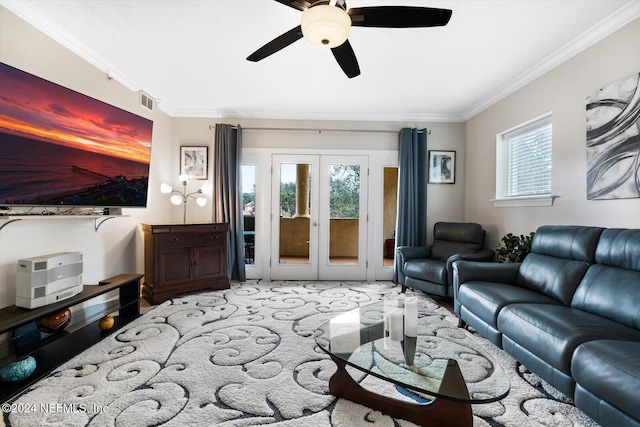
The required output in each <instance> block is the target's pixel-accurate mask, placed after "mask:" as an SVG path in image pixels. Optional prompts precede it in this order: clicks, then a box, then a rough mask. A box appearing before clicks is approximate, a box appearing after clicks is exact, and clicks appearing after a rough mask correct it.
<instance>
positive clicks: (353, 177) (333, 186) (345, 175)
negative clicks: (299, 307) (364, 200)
mask: <svg viewBox="0 0 640 427" xmlns="http://www.w3.org/2000/svg"><path fill="white" fill-rule="evenodd" d="M328 228H329V230H328V232H329V264H358V262H359V259H358V241H359V228H360V165H349V164H339V163H334V164H331V165H329V227H328Z"/></svg>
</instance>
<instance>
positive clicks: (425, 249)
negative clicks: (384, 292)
mask: <svg viewBox="0 0 640 427" xmlns="http://www.w3.org/2000/svg"><path fill="white" fill-rule="evenodd" d="M430 255H431V246H398V247H397V248H396V260H395V264H396V265H395V273H396V276H397V280H398V283H400V284H401V285H404V279H405V275H404V271H403V269H402V268H403V266H404V263H405V262H407V261H409V260H410V259H414V258H429V256H430Z"/></svg>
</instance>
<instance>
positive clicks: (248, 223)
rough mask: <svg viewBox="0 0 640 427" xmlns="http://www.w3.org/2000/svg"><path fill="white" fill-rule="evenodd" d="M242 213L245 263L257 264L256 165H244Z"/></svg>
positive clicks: (242, 167) (242, 168)
mask: <svg viewBox="0 0 640 427" xmlns="http://www.w3.org/2000/svg"><path fill="white" fill-rule="evenodd" d="M240 170H241V173H242V213H243V214H244V224H243V225H244V263H245V264H255V262H256V261H255V252H256V248H255V242H256V216H255V215H256V165H248V164H245V165H242V166H241V169H240Z"/></svg>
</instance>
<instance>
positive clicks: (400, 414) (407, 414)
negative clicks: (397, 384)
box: [329, 355, 473, 427]
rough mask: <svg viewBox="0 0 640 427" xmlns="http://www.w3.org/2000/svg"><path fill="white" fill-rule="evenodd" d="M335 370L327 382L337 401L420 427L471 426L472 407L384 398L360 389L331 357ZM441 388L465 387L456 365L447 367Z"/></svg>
mask: <svg viewBox="0 0 640 427" xmlns="http://www.w3.org/2000/svg"><path fill="white" fill-rule="evenodd" d="M330 356H331V359H332V360H333V361H334V363H335V364H336V366H337V367H338V370H337V371H336V373H335V374H333V376H332V377H331V379H330V380H329V391H330V392H331V394H333V395H334V396H337V397H341V398H344V399H347V400H350V401H352V402H355V403H359V404H361V405H364V406H367V407H369V408H371V409H375V410H376V411H380V412H382V413H384V414H387V415H389V416H392V417H394V418H401V419H403V420H407V421H411V422H412V423H415V424H417V425H419V426H434V425H436V426H451V427H471V426H473V413H472V411H471V404H469V403H462V402H456V401H454V400H448V399H442V398H434V399H433V400H432V401H430V402H429V403H411V402H405V401H402V400H398V399H394V398H391V397H387V396H383V395H380V394H377V393H374V392H372V391H369V390H367V389H365V388H363V387H362V386H361V385H360V384H358V383H357V382H356V381H355V380H354V379H353V378H352V377H351V375H349V373H348V372H347V370H346V362H345V361H343V360H341V359H339V358H337V357H334V356H333V355H330ZM442 386H443V387H456V388H457V387H464V388H465V389H466V384H465V383H464V379H463V378H462V375H461V374H460V369H459V368H458V365H457V364H450V365H449V366H447V369H446V371H445V374H444V377H443V379H442Z"/></svg>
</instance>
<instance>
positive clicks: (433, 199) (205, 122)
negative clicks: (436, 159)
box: [170, 118, 465, 239]
mask: <svg viewBox="0 0 640 427" xmlns="http://www.w3.org/2000/svg"><path fill="white" fill-rule="evenodd" d="M216 122H217V123H230V124H240V125H241V126H243V127H244V128H287V129H291V128H293V129H344V130H345V132H339V131H337V132H336V131H334V132H322V133H318V132H307V131H304V132H300V131H289V130H283V131H272V130H246V131H245V132H243V148H251V149H263V150H265V152H269V150H277V151H278V152H279V153H283V152H287V153H289V154H293V153H296V152H297V151H300V150H309V149H312V150H313V149H315V150H336V151H337V152H340V151H344V152H347V151H349V150H351V151H353V150H397V149H398V141H399V132H400V129H402V128H403V127H414V128H418V129H422V128H427V129H429V130H430V131H431V134H430V135H428V138H427V144H428V147H429V149H430V150H453V151H456V152H457V173H456V183H455V184H453V185H450V184H430V185H429V186H428V196H427V197H428V210H427V211H428V222H429V226H428V228H429V229H432V228H433V224H434V223H435V222H437V221H463V220H464V182H465V171H464V167H463V165H464V164H465V149H464V124H463V123H415V122H370V121H310V120H307V121H302V120H255V119H252V120H249V119H233V118H229V119H194V118H174V119H173V151H174V153H178V152H179V149H180V148H179V147H180V146H181V145H207V146H209V157H210V165H211V164H212V163H211V159H212V155H211V154H212V151H213V138H214V131H213V130H212V129H210V126H211V127H213V126H214V125H215V123H216ZM349 130H385V131H393V132H398V133H366V132H365V133H361V132H348V131H349ZM394 160H395V161H396V162H397V159H394ZM174 163H175V165H173V164H172V168H175V170H174V172H173V175H174V176H175V177H176V178H174V181H173V182H171V183H170V184H171V185H176V184H178V182H177V176H178V172H177V168H178V162H174ZM200 183H201V182H198V184H197V185H196V184H193V185H194V187H193V189H194V190H195V189H197V186H198V185H200ZM208 183H209V184H210V185H211V183H212V181H211V173H209V181H208ZM191 189H192V188H191V187H189V190H191ZM187 209H188V210H187V216H188V218H192V220H193V221H207V220H209V219H210V218H211V217H212V210H211V206H210V205H207V206H206V207H205V208H204V209H200V208H197V206H195V205H193V206H192V205H189V206H188V208H187ZM171 218H172V219H173V220H174V221H179V220H181V218H182V210H181V208H177V209H173V210H172V213H171ZM430 238H431V236H429V239H430Z"/></svg>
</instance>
